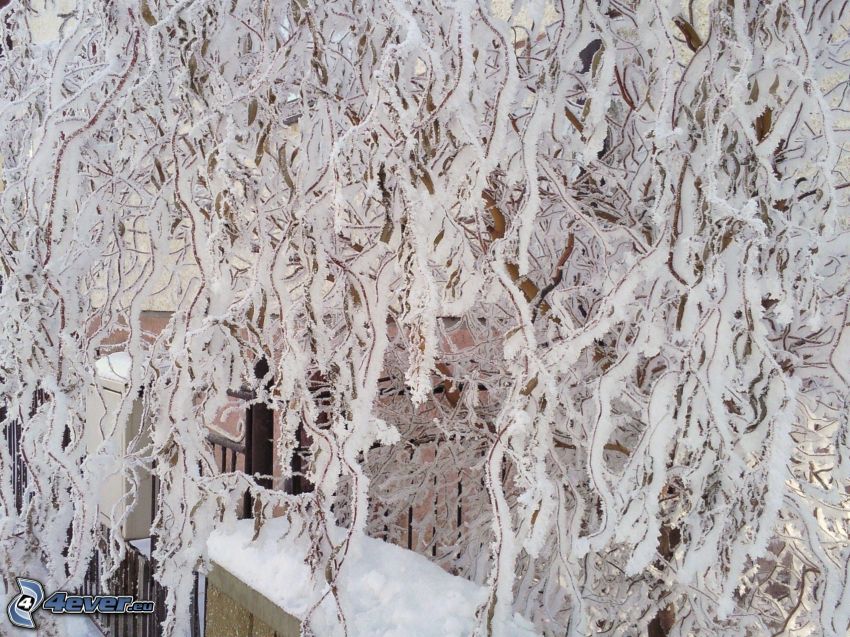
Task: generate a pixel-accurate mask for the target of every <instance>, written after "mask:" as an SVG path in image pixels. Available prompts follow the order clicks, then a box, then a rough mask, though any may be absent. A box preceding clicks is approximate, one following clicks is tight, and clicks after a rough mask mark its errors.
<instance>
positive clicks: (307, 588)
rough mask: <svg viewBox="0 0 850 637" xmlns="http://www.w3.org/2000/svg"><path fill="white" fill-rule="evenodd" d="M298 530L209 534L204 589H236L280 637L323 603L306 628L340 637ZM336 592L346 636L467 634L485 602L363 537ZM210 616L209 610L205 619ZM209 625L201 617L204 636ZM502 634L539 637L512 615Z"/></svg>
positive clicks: (428, 566)
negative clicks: (210, 566)
mask: <svg viewBox="0 0 850 637" xmlns="http://www.w3.org/2000/svg"><path fill="white" fill-rule="evenodd" d="M299 531H300V529H297V528H293V527H292V526H291V525H290V523H289V522H288V521H287V520H286V519H285V518H274V519H272V520H269V521H268V522H266V523H265V524H264V526H263V528H262V529H261V531H260V534H259V536H258V537H257V539H256V540H254V541H252V538H253V535H254V525H253V521H252V520H240V521H239V522H237V523H236V524H235V526H233V527H232V528H230V529H224V530H219V531H216V532H214V533H213V535H212V536H211V537H210V539H209V542H208V544H207V546H208V548H209V553H210V558H211V559H212V561H213V564H214V568H213V570H212V572H211V573H210V576H209V578H210V579H209V581H210V584H211V585H212V586H213V587H214V588H218V586H219V584H218V583H221V582H224V583H222V584H221V585H222V586H225V587H229V590H240V588H241V591H242V593H246V594H247V595H248V597H251V595H252V594H253V596H254V599H253V600H252V599H245V600H244V602H243V603H244V606H245V607H246V608H247V609H248V610H249V611H251V612H252V613H254V614H255V616H256V617H257V618H258V619H260V620H261V621H262V622H263V623H265V624H267V625H268V626H269V627H270V628H272V629H273V630H274V631H276V632H277V634H278V636H279V637H284V636H285V637H289V635H298V630H297V626H295V628H293V626H294V625H293V624H292V623H291V622H292V621H295V620H297V621H300V620H303V619H304V618H305V617H306V615H307V614H308V612H309V611H310V609H311V608H312V607H313V606H314V605H315V604H316V602H317V601H318V600H320V599H321V598H322V597H323V596H324V600H323V601H322V602H321V603H320V604H319V605H318V607H316V608H315V610H314V611H313V613H312V615H311V617H310V626H311V628H312V630H313V632H314V634H315V635H316V636H317V637H337V636H338V635H343V629H342V626H341V624H340V622H339V619H338V615H337V608H336V605H335V604H334V601H333V599H332V598H331V596H330V595H325V593H326V592H327V590H328V584H327V582H324V581H323V580H324V576H323V574H320V575H319V578H318V579H317V578H316V577H315V576H313V575H312V574H311V573H310V568H309V567H308V566H307V564H306V563H305V557H306V555H307V551H308V542H309V538H308V534H306V533H299ZM332 531H333V535H336V537H334V541H335V542H338V541H340V540H341V539H342V536H343V533H344V532H343V531H342V530H340V529H332ZM217 582H218V583H217ZM336 586H337V595H338V597H339V600H340V604H341V606H342V609H343V612H344V614H345V621H346V627H347V633H348V636H349V637H373V636H375V635H382V636H384V637H402V636H404V637H408V636H410V635H416V636H417V637H453V636H454V637H463V636H467V635H471V634H472V632H473V626H474V615H475V610H476V609H477V608H478V607H479V606H480V605H481V604H482V603H483V602H484V600H485V599H486V595H487V591H486V590H485V589H484V588H482V587H481V586H478V585H476V584H474V583H473V582H470V581H469V580H466V579H463V578H461V577H455V576H453V575H449V574H448V573H446V572H445V571H443V570H442V569H441V568H440V567H439V566H437V565H435V564H432V563H431V562H430V561H428V560H427V559H426V558H425V557H422V556H421V555H418V554H416V553H414V552H413V551H408V550H406V549H402V548H400V547H397V546H393V545H391V544H387V543H385V542H382V541H380V540H375V539H372V538H368V537H365V536H356V537H354V538H353V539H352V541H351V543H350V545H349V549H348V554H347V556H346V557H345V563H344V565H343V567H342V570H341V571H340V574H339V576H338V578H337V581H336ZM223 592H225V593H226V594H227V591H223ZM231 597H232V598H233V599H234V600H235V601H237V602H239V601H240V600H237V599H236V598H235V596H231ZM267 606H270V607H273V608H274V610H273V611H271V610H270V609H269V608H268V607H267ZM212 611H213V609H212V608H211V607H210V606H208V612H212ZM274 613H277V615H275V614H274ZM283 617H288V618H290V619H288V620H285V619H282V618H283ZM213 621H215V620H214V618H211V617H209V616H208V623H207V626H208V629H209V628H211V627H212V626H211V622H213ZM286 621H289V622H290V623H289V624H285V622H286ZM284 624H285V625H284ZM502 628H503V631H502V634H504V635H510V636H511V637H530V636H532V635H537V634H538V633H537V632H536V631H535V630H534V627H533V625H532V624H531V623H530V622H529V621H527V620H526V619H524V618H523V617H520V616H519V615H514V616H513V617H512V618H511V619H510V620H509V621H508V622H507V625H505V626H503V627H502ZM287 630H289V631H292V630H295V632H286V631H287ZM207 634H208V635H210V636H212V633H211V632H208V633H207Z"/></svg>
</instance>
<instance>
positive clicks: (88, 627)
mask: <svg viewBox="0 0 850 637" xmlns="http://www.w3.org/2000/svg"><path fill="white" fill-rule="evenodd" d="M36 621H38V615H36ZM56 623H57V625H58V626H60V627H61V628H62V629H63V631H64V632H63V633H62V637H103V633H102V632H100V631H99V630H98V629H97V627H96V626H95V625H94V622H92V620H91V619H89V618H88V617H82V616H72V615H65V616H62V617H59V618H58V619H57V621H56Z"/></svg>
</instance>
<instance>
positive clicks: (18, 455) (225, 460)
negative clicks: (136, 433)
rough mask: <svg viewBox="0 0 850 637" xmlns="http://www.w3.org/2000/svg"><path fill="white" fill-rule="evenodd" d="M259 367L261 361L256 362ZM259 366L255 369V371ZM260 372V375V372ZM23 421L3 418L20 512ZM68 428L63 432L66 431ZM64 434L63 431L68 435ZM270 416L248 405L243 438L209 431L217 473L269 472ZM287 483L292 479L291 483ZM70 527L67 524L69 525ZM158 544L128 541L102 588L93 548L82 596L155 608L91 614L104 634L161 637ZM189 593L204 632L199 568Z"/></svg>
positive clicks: (194, 628) (249, 396)
mask: <svg viewBox="0 0 850 637" xmlns="http://www.w3.org/2000/svg"><path fill="white" fill-rule="evenodd" d="M258 368H259V365H258ZM261 371H262V369H261V368H259V369H258V372H261ZM264 374H265V372H263V373H262V374H261V375H264ZM228 393H229V394H230V395H231V396H233V397H236V398H240V399H242V400H246V401H250V400H253V399H254V398H255V397H256V396H255V394H254V393H253V392H250V391H247V390H236V391H231V392H228ZM42 402H44V396H43V394H42V393H41V392H39V393H38V395H37V397H36V401H34V404H33V408H32V412H33V413H34V412H35V410H36V409H37V408H38V406H39V405H40V404H41V403H42ZM4 418H5V406H0V420H3V419H4ZM21 433H22V425H21V422H20V421H19V420H17V419H14V420H11V421H10V422H8V423H7V425H6V427H5V430H4V435H5V438H6V443H7V448H8V451H9V456H10V458H11V474H12V482H13V491H14V502H15V507H16V509H17V511H18V513H20V512H21V511H22V510H23V506H24V505H25V502H26V497H27V465H26V460H25V458H24V456H23V453H22V449H21ZM66 433H67V432H66ZM67 438H68V436H67V435H66V440H67ZM273 438H274V418H273V414H272V412H271V410H269V409H268V407H266V406H265V405H262V404H251V405H250V406H249V407H248V408H247V409H246V410H245V433H244V438H243V440H242V441H237V440H232V439H230V438H228V437H226V436H224V435H221V434H219V433H216V432H210V433H209V434H208V436H207V442H208V443H209V444H210V447H211V449H212V451H213V454H214V456H215V458H216V460H217V464H218V470H219V471H221V472H229V471H239V470H242V471H244V472H245V473H247V474H248V475H261V476H271V475H272V473H273V458H274V446H273ZM151 479H152V480H153V481H154V483H153V494H154V497H153V499H152V511H151V519H153V516H154V514H155V511H154V510H153V507H155V505H156V491H157V484H156V480H155V478H154V477H152V478H151ZM257 482H258V483H259V484H261V485H263V486H266V487H271V486H272V478H271V477H262V478H258V479H257ZM290 486H291V483H290ZM252 513H253V503H252V502H251V496H250V494H249V493H247V492H246V494H245V496H244V501H243V507H242V511H241V513H240V515H241V516H242V517H252ZM69 532H70V529H69ZM155 547H156V537H151V538H150V539H149V540H147V541H137V542H129V543H128V544H127V550H126V554H125V556H124V559H123V560H122V561H121V563H120V564H119V565H118V568H117V569H116V570H115V572H114V573H113V574H112V576H111V577H110V578H109V580H108V582H107V583H106V588H107V590H103V587H102V586H101V582H100V572H101V566H102V558H101V553H100V552H98V551H96V552H95V554H94V557H93V558H92V560H91V562H90V563H89V566H88V568H87V570H86V573H85V577H84V579H83V584H82V586H81V588H80V589H79V591H78V592H79V594H82V595H92V596H94V595H98V594H103V593H111V594H118V595H132V596H133V597H135V598H136V599H140V600H150V601H153V602H154V608H155V610H154V612H153V613H150V614H121V615H118V614H106V613H103V614H95V615H92V616H91V617H92V619H93V621H94V622H95V623H96V624H97V626H98V627H99V628H100V630H101V631H102V632H103V633H104V634H105V635H108V637H161V635H162V622H163V621H164V620H165V590H164V588H163V587H162V586H161V585H160V584H159V582H157V581H156V578H155V573H156V562H155V560H153V558H152V553H153V551H154V549H155ZM193 577H194V581H193V588H192V595H191V598H190V600H189V605H190V609H189V610H190V617H191V624H190V628H191V633H190V634H191V637H201V636H202V635H203V632H204V630H203V622H204V610H205V609H204V602H205V599H206V579H205V578H204V577H203V576H202V575H199V574H198V573H194V574H193Z"/></svg>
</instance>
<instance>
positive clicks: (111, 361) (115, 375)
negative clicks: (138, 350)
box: [95, 352, 133, 383]
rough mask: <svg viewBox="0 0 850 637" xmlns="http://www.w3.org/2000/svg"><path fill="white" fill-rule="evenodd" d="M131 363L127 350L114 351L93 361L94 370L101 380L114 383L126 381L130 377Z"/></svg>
mask: <svg viewBox="0 0 850 637" xmlns="http://www.w3.org/2000/svg"><path fill="white" fill-rule="evenodd" d="M132 364H133V360H132V358H130V354H128V353H127V352H115V353H113V354H109V356H104V357H103V358H99V359H98V360H97V362H96V363H95V370H96V371H97V375H98V377H99V378H100V379H101V380H108V381H112V382H114V383H126V382H127V381H128V380H129V379H130V368H131V366H132Z"/></svg>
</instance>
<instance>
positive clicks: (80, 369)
mask: <svg viewBox="0 0 850 637" xmlns="http://www.w3.org/2000/svg"><path fill="white" fill-rule="evenodd" d="M2 4H6V3H2ZM49 4H50V3H48V5H49ZM66 4H68V5H69V6H67V7H64V8H63V9H62V11H60V12H59V13H58V17H57V18H56V20H57V21H58V22H57V34H56V37H53V38H48V39H46V40H42V39H38V38H36V37H35V36H34V30H33V27H32V23H33V21H34V20H36V19H37V18H40V17H43V16H40V15H39V13H40V12H41V13H43V12H44V11H47V10H49V8H50V7H49V6H48V7H47V8H45V7H43V6H39V5H37V4H36V3H34V2H31V1H25V0H13V1H12V2H9V3H8V4H7V6H5V7H4V8H2V10H0V44H1V45H2V57H0V95H2V97H0V143H1V144H2V145H0V155H2V158H3V172H2V180H3V190H2V193H0V198H1V200H2V224H0V234H2V238H0V246H2V247H0V263H2V272H1V273H0V277H2V291H0V312H1V313H2V320H1V321H0V330H2V339H0V377H2V388H3V396H4V400H5V406H6V411H5V414H4V418H5V420H4V422H3V424H4V425H6V428H7V430H8V426H9V425H10V424H11V423H12V422H13V421H14V422H19V423H20V424H21V427H22V432H23V433H22V447H21V449H22V454H23V458H24V461H25V463H26V466H27V468H28V471H29V483H28V493H27V500H26V504H25V506H24V507H23V508H22V510H21V511H20V512H19V511H18V510H17V508H16V506H15V502H14V494H13V492H12V484H11V482H12V481H11V466H12V458H11V456H10V455H9V451H8V448H7V446H6V445H2V446H0V458H2V465H0V469H2V479H0V503H2V512H3V513H2V515H3V517H2V518H0V561H1V562H2V570H3V573H4V577H8V576H10V574H12V573H21V572H26V570H27V568H29V567H30V566H32V565H34V564H35V563H44V564H46V566H47V569H48V572H49V574H50V578H51V579H50V584H55V585H62V586H71V587H73V586H75V585H77V584H79V582H80V581H81V579H82V577H83V573H84V571H85V568H86V565H87V563H88V559H89V558H90V557H91V555H92V553H93V551H94V550H95V547H96V544H97V541H98V538H99V537H100V536H101V535H102V534H103V533H104V532H103V531H101V530H100V529H99V528H98V522H97V515H96V511H95V503H94V502H93V499H92V497H91V496H90V495H89V494H90V493H91V492H92V490H93V488H94V486H95V485H97V484H98V483H99V482H100V481H101V480H102V479H103V478H104V477H105V476H106V475H109V474H110V473H113V472H115V471H121V472H124V473H125V474H126V475H127V476H128V477H130V478H131V479H132V478H133V477H134V476H135V477H136V479H138V476H140V475H141V470H142V469H144V468H152V470H153V471H154V473H155V475H156V476H157V478H158V480H159V483H160V490H159V494H158V500H157V503H156V505H157V512H158V513H157V515H156V517H155V519H154V523H153V529H152V530H153V531H154V532H155V533H156V534H157V537H158V545H157V549H156V552H155V553H156V554H155V557H157V559H158V561H159V563H160V564H161V565H162V566H161V569H160V572H159V577H161V579H162V581H163V583H164V584H166V585H167V586H168V589H169V597H168V603H169V608H170V613H169V616H168V619H167V621H166V632H167V633H168V634H183V633H184V632H185V630H186V628H185V627H186V625H187V609H186V608H185V606H186V605H185V604H178V603H177V601H178V600H185V599H187V598H188V594H189V589H190V587H191V576H190V573H191V571H192V569H197V568H201V569H202V568H204V558H205V543H206V538H207V536H208V535H209V533H210V531H211V529H213V528H214V527H215V525H216V524H220V523H222V522H223V521H226V520H228V519H232V518H233V516H234V515H235V508H236V502H237V500H238V499H239V497H240V496H241V494H242V492H243V491H244V490H245V489H246V488H250V489H251V490H252V491H254V492H255V493H257V494H258V498H259V501H260V502H261V503H266V504H267V507H266V512H267V514H271V507H272V506H273V505H274V506H281V507H283V508H284V509H285V510H286V511H287V514H289V515H298V516H301V517H303V518H304V519H305V520H307V522H308V526H309V528H310V529H311V533H312V537H313V539H314V542H315V551H314V554H313V557H312V562H311V563H312V566H313V568H314V572H315V574H316V577H317V578H327V580H328V581H329V582H331V583H332V582H333V580H334V578H335V577H336V573H338V572H339V571H340V569H343V568H345V555H346V546H347V543H346V541H343V542H342V543H341V544H338V545H330V544H329V543H328V540H327V537H328V534H326V533H324V532H323V526H326V525H330V524H339V525H342V526H344V527H345V528H346V529H348V535H347V537H349V538H350V537H351V536H352V535H353V534H356V533H363V532H368V533H369V534H372V535H375V536H378V537H386V538H387V539H389V540H393V541H397V542H402V541H403V540H402V538H403V535H404V532H405V531H406V528H405V527H406V526H407V524H408V520H409V517H408V515H409V513H408V511H409V507H410V505H411V502H413V503H414V504H415V505H416V507H417V509H418V511H419V512H418V513H417V519H416V524H415V527H416V528H415V529H414V532H415V533H416V535H417V541H416V542H415V543H414V544H415V546H414V548H416V549H417V550H421V551H423V552H425V553H426V554H429V555H431V556H433V558H434V559H436V560H438V561H439V562H440V563H441V564H442V565H443V566H444V567H445V568H447V569H448V570H450V571H452V572H456V573H459V574H462V575H464V576H466V577H469V578H471V579H474V580H478V581H480V582H482V583H486V584H487V586H488V587H489V598H488V601H487V603H486V604H485V605H484V606H482V607H481V608H480V609H479V612H478V630H479V632H480V634H481V635H491V634H492V635H499V634H500V632H501V631H502V627H503V626H504V622H503V620H504V618H506V617H507V616H509V615H510V613H512V612H514V611H519V612H522V613H523V614H525V615H526V616H527V617H529V618H530V619H532V620H533V621H534V622H535V623H536V625H537V627H538V628H539V629H540V631H541V632H542V633H544V634H546V635H565V634H566V635H571V636H572V635H575V636H580V635H589V634H596V633H600V634H606V635H635V634H639V633H648V634H650V635H653V636H655V635H712V636H714V635H730V636H732V635H734V636H740V635H770V634H774V635H783V634H789V635H814V634H817V635H835V636H844V635H846V634H847V633H848V629H850V585H849V584H850V581H849V580H850V578H849V577H848V573H847V564H848V561H850V540H848V533H849V532H850V528H848V517H850V502H848V493H849V492H848V487H850V455H848V454H849V453H850V450H848V440H847V435H848V407H850V405H848V395H850V387H848V383H850V366H848V359H850V330H848V302H850V294H848V288H847V286H848V282H850V269H849V268H848V265H850V261H849V260H848V251H850V232H849V231H850V228H848V220H849V219H850V217H848V193H850V189H848V185H850V184H848V179H849V178H848V174H847V172H848V170H850V165H848V152H850V147H848V135H847V126H848V124H850V116H848V111H847V109H848V107H850V101H848V97H847V90H848V80H847V77H848V61H850V39H848V25H850V10H848V9H847V7H846V3H845V2H842V1H840V0H835V1H831V0H822V1H820V2H816V1H814V0H806V1H801V0H789V1H779V0H773V1H765V2H763V1H760V0H734V1H733V0H729V1H728V2H726V1H720V0H718V1H716V2H708V1H694V0H691V2H684V1H682V2H678V1H675V2H652V1H649V0H598V1H597V0H561V1H558V2H554V3H549V2H543V1H530V2H520V1H518V2H516V3H514V4H513V5H512V6H502V5H501V4H498V5H491V4H489V3H488V2H486V1H484V0H478V1H471V0H456V1H454V2H447V3H443V2H439V1H431V0H415V1H411V0H364V1H362V2H342V1H332V2H318V1H316V2H314V1H311V0H295V1H292V2H287V1H284V0H282V1H280V2H271V1H268V0H265V1H261V0H225V1H224V2H220V1H212V0H180V1H179V2H176V1H173V0H141V2H137V1H135V0H134V1H133V2H125V1H113V2H99V1H92V2H82V1H80V2H77V3H76V4H75V3H73V2H69V3H66ZM154 297H156V298H166V299H167V300H168V303H170V304H171V307H173V308H174V309H175V312H174V314H173V316H172V318H171V320H170V322H169V324H168V326H167V327H166V328H165V330H164V331H163V332H162V333H160V334H157V335H150V334H146V333H144V330H143V329H142V326H141V323H140V319H139V316H140V312H141V310H142V309H143V308H144V307H146V306H147V303H148V302H149V300H150V299H151V298H154ZM116 338H118V339H119V340H121V341H122V346H123V347H124V349H126V350H127V351H128V352H129V353H130V355H131V360H132V364H131V368H130V387H129V389H128V392H127V395H126V396H125V400H124V402H123V407H122V409H121V412H120V414H119V420H121V419H126V418H127V416H128V414H129V411H130V405H131V403H132V401H133V399H135V397H136V396H137V395H138V394H139V392H140V391H143V392H144V398H143V402H144V407H145V410H146V412H147V414H148V416H149V418H148V419H147V422H149V423H150V428H151V431H150V434H151V444H150V445H148V446H146V447H144V448H142V449H133V450H132V451H131V452H129V451H127V450H126V449H122V448H120V447H119V446H118V445H116V444H115V440H116V437H115V434H114V432H112V433H110V432H106V434H107V435H106V442H105V443H104V444H103V445H102V446H101V448H100V449H99V450H98V452H97V453H95V454H87V453H86V450H85V446H84V445H83V444H82V442H81V441H82V432H83V428H84V427H90V426H96V425H93V424H92V423H87V422H86V421H85V395H86V391H87V388H88V387H89V386H90V385H91V384H92V382H93V377H94V362H95V360H96V359H97V357H98V353H99V350H100V348H101V346H102V345H104V344H106V343H113V342H115V339H116ZM261 358H265V359H266V361H268V363H269V368H270V371H269V372H268V374H266V375H265V377H264V378H261V379H255V378H254V377H253V374H252V369H253V365H254V362H255V361H256V360H258V359H261ZM245 383H252V386H253V387H254V388H255V389H256V390H257V392H258V398H257V400H258V401H261V402H264V403H265V404H267V405H268V406H269V407H270V408H272V409H273V410H275V411H276V412H278V413H279V415H280V420H279V423H280V431H279V434H278V440H277V453H278V454H279V458H280V463H281V466H283V467H284V471H286V470H287V469H286V468H287V467H289V459H290V458H291V456H292V453H293V449H294V447H295V446H296V444H297V438H296V432H297V430H298V428H299V427H302V428H303V430H304V431H305V432H306V436H307V438H306V439H307V440H308V441H309V445H310V449H311V454H310V463H309V469H308V473H307V478H308V479H309V481H310V482H311V483H312V484H313V487H314V490H313V491H312V492H311V493H309V494H306V495H302V496H297V497H294V496H286V495H283V494H282V493H280V492H277V491H273V490H268V489H263V488H261V487H260V486H259V485H257V484H256V482H255V481H254V480H253V479H252V478H251V477H250V476H245V475H242V474H240V473H238V472H236V473H227V474H220V475H219V474H217V472H216V471H214V470H213V467H214V459H213V458H212V456H211V454H210V451H209V448H208V447H207V445H206V443H205V431H206V430H205V427H207V426H208V425H209V424H210V423H211V422H213V421H214V420H215V418H216V416H217V414H218V413H219V412H220V411H221V409H222V408H223V407H225V406H226V404H227V395H226V391H227V389H229V388H234V387H239V386H240V385H243V384H245ZM132 496H133V494H132V493H131V494H129V497H130V499H132ZM449 496H451V497H449ZM432 500H433V501H434V502H437V503H438V506H432ZM441 503H442V504H441ZM447 503H448V504H447ZM440 507H443V509H444V510H442V511H441V510H440ZM423 510H424V511H426V513H424V514H422V513H421V511H423ZM431 510H433V512H428V511H431ZM258 513H262V511H260V510H258ZM259 519H260V520H261V519H262V516H260V518H259ZM447 520H454V522H452V523H447V522H446V521H447ZM106 535H107V536H108V537H107V539H108V540H109V546H110V555H111V558H112V560H113V562H114V561H115V560H117V559H120V556H121V554H122V551H123V550H124V549H123V545H122V542H121V540H120V537H119V534H118V530H117V529H111V530H107V531H106ZM329 590H331V591H333V587H330V589H329ZM339 614H340V621H341V623H345V622H346V621H349V622H350V621H351V618H350V617H346V609H345V607H344V606H340V608H339ZM308 624H309V622H308ZM307 629H308V630H309V626H308V628H307Z"/></svg>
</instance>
